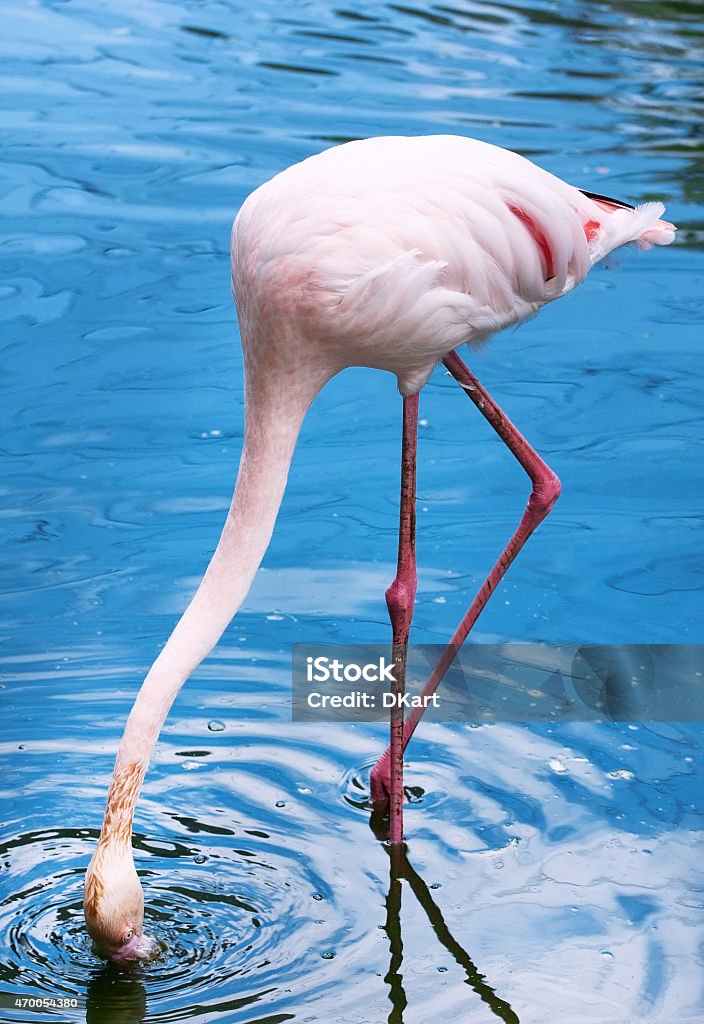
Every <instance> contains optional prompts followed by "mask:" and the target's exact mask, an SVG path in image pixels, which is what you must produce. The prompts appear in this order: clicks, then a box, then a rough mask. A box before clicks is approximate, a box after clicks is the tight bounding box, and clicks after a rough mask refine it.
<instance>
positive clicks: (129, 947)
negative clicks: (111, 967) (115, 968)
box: [110, 935, 159, 960]
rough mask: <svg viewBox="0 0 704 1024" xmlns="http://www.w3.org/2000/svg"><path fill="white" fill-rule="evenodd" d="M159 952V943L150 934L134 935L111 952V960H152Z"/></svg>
mask: <svg viewBox="0 0 704 1024" xmlns="http://www.w3.org/2000/svg"><path fill="white" fill-rule="evenodd" d="M158 952H159V943H158V942H157V941H156V939H153V938H152V937H151V936H150V935H133V936H132V938H131V939H130V940H129V941H128V942H126V943H125V944H124V946H120V948H119V949H116V950H115V951H114V952H113V953H111V954H110V959H111V960H151V959H153V957H155V956H156V955H157V953H158Z"/></svg>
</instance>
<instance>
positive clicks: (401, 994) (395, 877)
mask: <svg viewBox="0 0 704 1024" xmlns="http://www.w3.org/2000/svg"><path fill="white" fill-rule="evenodd" d="M370 825H371V828H372V830H373V831H374V832H375V834H376V835H377V838H382V837H383V831H384V822H383V821H381V820H380V819H379V817H377V816H376V815H372V821H371V822H370ZM386 851H387V853H388V854H389V892H388V895H387V897H386V923H385V924H384V930H385V931H386V934H387V935H388V937H389V950H390V953H391V957H390V962H389V970H388V973H387V974H386V977H385V978H384V981H385V982H386V983H387V985H388V986H389V1001H390V1003H391V1012H390V1013H389V1016H388V1018H387V1020H388V1024H403V1011H404V1009H405V1008H406V1005H407V1002H408V1000H407V998H406V993H405V990H404V987H403V974H402V973H401V966H402V963H403V939H402V935H401V892H402V884H401V883H402V880H403V879H405V880H406V882H407V883H408V887H409V888H410V890H411V892H412V893H413V895H414V896H415V898H416V900H417V901H418V903H419V904H420V906H421V907H422V909H423V910H424V911H425V915H426V917H427V918H428V922H429V923H430V926H431V928H432V929H433V931H434V932H435V937H436V938H437V940H438V942H439V943H440V945H441V946H443V947H444V948H445V949H446V950H447V952H448V953H449V954H450V955H451V956H452V958H453V959H454V960H455V961H456V963H457V964H458V965H459V966H460V967H461V968H462V970H463V971H464V974H465V979H464V980H465V984H467V985H469V987H470V988H471V989H472V990H473V991H474V992H476V994H477V995H478V996H479V998H480V999H481V1000H482V1001H483V1002H484V1003H485V1004H486V1005H487V1007H488V1008H489V1009H490V1010H491V1011H492V1013H493V1014H494V1015H495V1016H496V1017H497V1018H498V1019H499V1020H502V1021H504V1022H505V1024H520V1020H519V1018H518V1015H517V1014H516V1012H515V1010H513V1009H512V1008H511V1006H510V1005H509V1004H508V1003H507V1002H506V1000H505V999H502V998H501V996H498V995H497V994H496V992H495V991H494V989H493V988H492V987H491V985H489V983H488V982H487V980H486V978H485V977H484V975H483V974H482V973H481V972H480V971H479V969H478V968H477V966H476V964H475V963H474V961H473V960H472V958H471V956H470V955H469V953H467V951H466V950H465V949H463V948H462V946H461V945H460V944H459V942H458V941H457V939H456V938H455V937H454V936H453V935H452V933H451V932H450V929H449V928H448V927H447V924H446V922H445V919H444V917H443V916H442V911H441V910H440V907H439V906H438V905H437V903H436V902H435V900H434V899H433V897H432V894H431V892H430V889H429V888H428V886H427V885H426V884H425V882H424V881H423V879H422V878H421V877H420V875H419V874H418V872H417V871H416V870H415V868H414V867H413V866H412V864H411V862H410V861H409V859H408V850H407V848H406V846H405V844H399V845H395V846H387V847H386Z"/></svg>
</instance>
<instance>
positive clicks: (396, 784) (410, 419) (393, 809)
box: [384, 394, 418, 844]
mask: <svg viewBox="0 0 704 1024" xmlns="http://www.w3.org/2000/svg"><path fill="white" fill-rule="evenodd" d="M417 436H418V395H417V394H416V395H411V397H410V398H404V400H403V440H402V447H401V508H400V517H399V519H400V521H399V531H398V563H397V568H396V578H395V579H394V581H393V583H392V584H391V586H390V587H389V589H388V590H387V591H386V605H387V607H388V609H389V618H390V619H391V628H392V630H393V660H394V677H395V679H394V684H393V687H392V691H393V693H395V694H396V695H399V694H403V692H404V690H405V686H406V657H407V653H408V634H409V633H410V630H411V620H412V619H413V605H414V603H415V597H416V583H417V578H416V446H417ZM405 746H406V739H405V734H404V724H403V707H402V706H401V707H392V709H391V744H390V746H389V748H388V754H389V757H388V761H389V786H388V790H387V791H386V792H385V793H384V800H386V799H387V793H388V799H389V803H390V806H389V840H390V842H391V843H392V844H396V843H402V842H403V751H404V749H405Z"/></svg>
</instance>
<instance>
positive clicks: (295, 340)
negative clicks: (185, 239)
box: [232, 135, 674, 394]
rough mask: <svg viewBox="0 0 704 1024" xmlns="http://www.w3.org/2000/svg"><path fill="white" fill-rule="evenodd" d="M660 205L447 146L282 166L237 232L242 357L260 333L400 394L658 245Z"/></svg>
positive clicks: (364, 151)
mask: <svg viewBox="0 0 704 1024" xmlns="http://www.w3.org/2000/svg"><path fill="white" fill-rule="evenodd" d="M663 210H664V207H663V206H662V204H661V203H647V204H645V205H644V206H641V207H639V208H637V209H635V210H634V209H630V208H626V207H622V206H620V205H617V204H615V203H609V202H605V201H595V200H593V199H590V198H589V197H588V196H587V195H585V194H584V193H582V192H580V190H579V189H578V188H575V187H573V186H572V185H568V184H566V183H565V182H563V181H561V180H560V179H559V178H556V177H555V176H554V175H552V174H550V173H548V172H547V171H544V170H542V169H541V168H540V167H537V166H536V165H535V164H533V163H531V162H530V161H529V160H526V159H525V158H524V157H521V156H519V155H517V154H516V153H512V152H509V151H508V150H505V149H500V148H499V147H497V146H492V145H489V144H488V143H485V142H479V141H477V140H474V139H466V138H462V137H459V136H453V135H441V136H421V137H389V138H377V139H366V140H363V141H359V142H350V143H347V144H346V145H343V146H337V147H334V148H333V149H329V150H327V151H325V152H323V153H321V154H319V155H317V156H313V157H310V158H309V159H307V160H304V161H303V162H302V163H299V164H296V165H294V166H293V167H289V168H288V169H287V170H285V171H283V172H282V173H281V174H278V175H277V176H276V177H275V178H273V179H272V180H271V181H269V182H267V183H266V184H264V185H262V186H261V187H260V188H259V189H257V190H256V191H255V192H254V193H252V195H250V196H249V198H248V199H247V200H246V202H245V203H244V205H243V206H242V209H241V210H240V213H239V215H238V217H237V219H236V221H235V224H234V227H233V237H232V257H233V284H234V292H235V299H236V302H237V307H238V312H239V317H240V326H241V329H242V336H243V343H244V344H245V346H246V347H250V348H251V347H255V348H256V349H258V351H257V353H256V356H257V357H264V356H266V354H267V353H268V349H269V346H270V345H271V344H272V341H271V339H270V338H268V337H267V333H270V332H271V328H272V325H276V326H275V330H279V329H282V325H283V324H287V325H288V326H289V327H290V328H291V329H292V334H291V342H292V344H294V345H296V344H300V345H301V346H305V347H306V348H307V349H308V351H309V352H311V353H313V352H314V353H315V361H316V364H317V367H318V369H320V368H321V367H322V366H325V367H329V369H330V371H331V374H330V375H332V373H334V372H336V371H337V370H338V369H341V368H342V367H343V366H349V365H362V366H373V367H379V368H382V369H387V370H391V371H392V372H394V373H395V374H396V375H397V377H398V381H399V388H400V390H401V392H402V393H403V394H411V393H413V392H415V391H417V390H419V389H420V388H421V387H422V386H423V384H424V383H425V381H426V380H427V378H428V377H429V375H430V373H431V372H432V369H433V366H434V365H435V363H436V362H437V361H438V360H439V359H441V358H442V357H443V356H445V355H446V354H447V353H448V352H449V351H450V350H451V349H454V348H456V347H457V346H458V345H460V344H462V343H463V342H467V341H468V342H470V343H471V342H477V341H480V340H481V339H483V338H486V337H488V336H489V335H491V334H493V333H495V332H496V331H498V330H501V329H502V328H504V327H507V326H509V325H510V324H515V323H518V322H520V321H521V320H524V319H525V318H526V317H529V316H531V315H532V314H533V313H535V312H536V311H537V310H538V309H539V308H540V307H541V306H542V305H544V304H545V303H546V302H550V301H552V300H553V299H556V298H558V297H559V296H561V295H564V294H565V293H566V292H568V291H569V290H570V289H572V288H573V287H574V286H575V285H576V284H579V282H580V281H582V280H583V279H584V277H585V276H586V274H587V272H588V271H589V269H590V267H591V266H592V265H593V264H594V263H595V262H597V261H598V260H599V259H601V258H602V257H603V256H604V255H606V254H607V253H609V252H611V251H612V250H613V249H615V248H617V247H618V246H620V245H623V244H624V243H626V242H632V241H637V242H639V243H640V244H641V245H644V246H647V245H649V244H650V243H653V242H654V243H657V244H667V243H668V242H670V241H672V238H673V237H674V229H673V227H672V225H670V224H667V223H665V222H663V221H661V220H660V219H659V218H660V216H661V214H662V212H663ZM274 344H275V345H276V342H274Z"/></svg>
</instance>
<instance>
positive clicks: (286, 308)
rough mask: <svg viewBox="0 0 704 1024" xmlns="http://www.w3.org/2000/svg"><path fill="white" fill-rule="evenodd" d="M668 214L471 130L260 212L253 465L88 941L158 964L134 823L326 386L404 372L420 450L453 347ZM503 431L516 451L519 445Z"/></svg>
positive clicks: (333, 163)
mask: <svg viewBox="0 0 704 1024" xmlns="http://www.w3.org/2000/svg"><path fill="white" fill-rule="evenodd" d="M662 212H663V206H662V204H660V203H647V204H645V205H644V206H641V207H639V208H637V209H633V208H631V207H627V206H626V205H625V204H620V203H618V202H616V201H613V200H609V199H604V198H601V197H593V196H591V197H590V195H589V194H585V193H583V192H581V191H580V190H579V189H577V188H574V187H573V186H571V185H568V184H566V183H565V182H563V181H561V180H560V179H558V178H556V177H554V176H553V175H551V174H549V173H548V172H546V171H544V170H542V169H540V168H539V167H536V166H535V165H534V164H532V163H530V162H529V161H528V160H525V159H524V158H522V157H520V156H518V155H516V154H514V153H511V152H508V151H506V150H503V149H499V148H497V147H495V146H491V145H488V144H486V143H482V142H477V141H474V140H471V139H464V138H460V137H456V136H435V137H433V136H430V137H420V138H381V139H369V140H366V141H361V142H353V143H348V144H347V145H344V146H339V147H335V148H333V149H330V150H327V151H326V152H324V153H322V154H320V155H318V156H314V157H311V158H310V159H308V160H305V161H303V162H302V163H300V164H297V165H295V166H293V167H290V168H288V169H287V170H285V171H283V172H282V173H281V174H279V175H277V176H276V177H275V178H273V179H272V180H271V181H269V182H267V183H266V184H264V185H262V186H261V188H259V189H257V190H256V192H254V193H253V194H252V195H250V196H249V198H248V199H247V200H246V201H245V203H244V205H243V206H242V209H241V210H240V212H239V215H238V217H237V219H236V221H235V224H234V227H233V234H232V257H233V286H234V293H235V300H236V304H237V311H238V317H239V322H240V332H241V337H242V346H243V351H244V362H245V397H246V425H245V438H244V448H243V453H242V459H241V463H240V471H239V475H238V480H237V486H236V488H235V494H234V496H233V500H232V505H231V508H230V513H229V515H228V518H227V522H226V524H225V527H224V529H223V533H222V536H221V538H220V542H219V544H218V547H217V550H216V552H215V554H214V555H213V558H212V560H211V563H210V565H209V567H208V569H207V571H206V573H205V576H204V578H203V580H202V582H201V584H200V586H199V588H198V591H197V592H196V594H195V596H194V598H193V600H192V602H191V604H190V605H189V606H188V608H187V609H186V611H185V612H184V614H183V616H182V618H181V620H180V621H179V623H178V624H177V626H176V628H175V630H174V632H173V634H172V635H171V637H170V639H169V641H168V643H167V644H166V646H165V648H164V649H163V651H162V652H161V654H160V655H159V657H158V658H157V660H156V661H155V663H154V665H153V666H152V668H151V670H150V672H149V674H148V676H147V678H146V680H145V682H144V684H143V686H142V689H141V690H140V693H139V695H138V697H137V700H136V702H135V706H134V708H133V710H132V712H131V714H130V717H129V720H128V724H127V727H126V730H125V735H124V737H123V740H122V742H121V744H120V749H119V752H118V757H117V762H116V765H115V772H114V776H113V781H112V785H111V788H110V793H109V795H108V806H107V809H106V814H105V820H104V822H103V828H102V831H101V837H100V841H99V844H98V848H97V850H96V853H95V855H94V857H93V860H92V861H91V865H90V867H89V870H88V875H87V880H86V896H85V910H86V921H87V924H88V928H89V930H90V932H91V934H92V935H93V937H94V938H95V939H96V941H97V942H98V943H99V944H100V945H102V946H103V947H104V948H106V949H107V950H108V952H109V953H111V954H112V955H113V956H116V957H117V956H139V955H144V953H145V951H146V947H145V943H144V940H143V938H142V906H143V904H142V895H141V888H140V885H139V882H138V880H137V877H136V873H135V871H134V866H133V862H132V854H131V827H132V818H133V813H134V807H135V803H136V800H137V797H138V794H139V790H140V787H141V783H142V779H143V777H144V773H145V771H146V768H147V765H148V763H149V759H150V756H151V753H152V750H153V747H154V744H155V743H156V740H157V737H158V734H159V730H160V728H161V725H162V723H163V721H164V718H165V717H166V714H167V713H168V710H169V707H170V706H171V703H172V701H173V699H174V697H175V696H176V694H177V692H178V690H179V689H180V687H181V685H182V684H183V682H184V681H185V679H186V678H187V677H188V675H190V673H191V672H192V671H193V669H194V668H195V667H196V665H198V664H199V662H200V661H201V660H202V659H203V658H204V657H205V656H206V655H207V654H208V652H209V651H210V650H211V649H212V647H213V646H214V645H215V643H217V641H218V639H219V637H220V635H221V634H222V632H223V630H224V629H225V627H226V626H227V624H228V623H229V621H230V619H231V618H232V616H233V615H234V614H235V612H236V611H237V608H238V607H239V606H240V604H241V602H242V600H243V599H244V597H245V596H246V593H247V591H248V589H249V586H250V584H251V581H252V579H253V577H254V574H255V573H256V571H257V568H258V566H259V564H260V562H261V559H262V557H263V555H264V552H265V550H266V547H267V544H268V542H269V539H270V537H271V533H272V530H273V527H274V521H275V518H276V514H277V511H278V508H279V504H280V502H281V498H282V495H283V491H284V487H285V483H286V477H287V473H288V467H289V464H290V460H291V456H292V453H293V449H294V446H295V443H296V438H297V435H298V430H299V427H300V424H301V421H302V419H303V416H304V415H305V412H306V410H307V408H308V405H309V404H310V402H311V401H312V400H313V398H314V397H315V395H316V394H317V393H318V391H319V390H320V388H321V387H322V386H323V385H324V384H325V382H326V381H327V380H329V379H330V378H331V377H332V376H333V375H334V374H335V373H337V372H338V371H339V370H341V369H343V368H345V367H347V366H353V365H355V366H369V367H376V368H379V369H385V370H389V371H391V372H392V373H394V374H395V375H396V376H397V378H398V384H399V389H400V391H401V394H402V395H403V396H404V409H405V410H406V405H405V403H406V402H411V403H412V402H414V401H415V402H416V405H415V407H412V406H411V405H409V406H408V411H409V415H408V417H406V416H405V418H404V438H405V439H406V428H408V431H409V433H408V437H409V438H410V437H411V432H412V436H413V438H414V436H415V434H414V431H415V422H414V419H413V409H414V408H415V409H416V410H417V398H414V397H413V396H417V393H418V391H419V390H420V389H421V388H422V386H423V384H424V383H425V382H426V380H427V379H428V377H429V376H430V374H431V372H432V370H433V367H434V366H435V365H436V363H437V362H438V361H440V360H441V359H446V361H447V365H448V366H449V367H450V368H451V371H452V372H453V373H454V374H455V376H457V377H458V379H460V377H461V371H460V370H458V367H457V364H459V365H460V366H461V362H460V361H459V359H458V357H456V356H454V357H450V355H449V354H450V353H452V351H453V350H454V349H455V348H457V346H459V345H460V344H462V343H463V342H467V341H469V342H471V343H476V342H479V341H481V340H482V339H485V338H487V337H489V336H490V335H491V334H493V333H495V332H496V331H498V330H501V329H502V328H504V327H507V326H508V325H510V324H515V323H518V322H520V321H522V320H524V319H526V318H527V317H529V316H531V315H532V314H533V313H535V312H536V311H537V310H538V309H539V308H540V307H541V306H542V305H544V304H545V303H547V302H550V301H552V300H553V299H555V298H558V297H559V296H561V295H564V294H565V293H566V292H568V291H569V290H570V289H571V288H573V287H574V286H575V285H576V284H579V282H580V281H582V280H583V279H584V277H585V276H586V274H587V273H588V271H589V269H590V267H591V266H592V265H593V264H594V263H595V262H597V261H598V260H599V259H601V258H602V257H603V256H604V255H605V254H606V253H608V252H611V251H612V250H613V249H615V248H617V247H618V246H620V245H623V244H624V243H626V242H631V241H633V242H636V243H638V244H639V245H641V246H642V247H648V246H649V245H650V244H653V243H655V244H663V245H664V244H667V243H669V242H671V241H672V239H673V237H674V228H673V227H672V225H670V224H668V223H666V222H665V221H662V220H660V216H661V214H662ZM451 358H454V359H455V361H456V362H455V363H451V362H450V361H449V360H450V359H451ZM464 386H465V387H467V388H468V389H469V391H472V390H473V387H472V386H469V385H468V384H467V383H466V381H465V382H464ZM481 407H482V408H484V402H482V403H481ZM485 415H486V413H485ZM487 418H489V417H487ZM494 425H495V426H496V428H497V429H498V430H499V432H500V433H501V434H502V436H505V439H506V440H507V443H508V444H509V446H510V447H511V448H512V450H515V449H514V445H515V444H516V442H515V440H512V439H511V438H510V437H509V436H508V434H507V432H506V431H504V432H503V433H502V429H503V428H502V426H501V425H499V424H497V423H496V422H495V423H494ZM512 429H514V428H512ZM514 433H515V429H514ZM511 437H513V435H511ZM519 437H520V436H519ZM520 441H521V442H522V444H523V445H526V443H525V442H523V440H522V439H520ZM526 447H527V445H526ZM530 451H532V450H530ZM533 455H535V453H533ZM519 458H520V455H519ZM535 458H536V459H537V456H535ZM538 461H539V460H538ZM541 465H543V464H542V463H541ZM526 468H528V467H526ZM529 471H530V470H529ZM404 479H406V478H404ZM408 480H410V478H408ZM411 482H412V481H411ZM404 494H405V497H404ZM411 500H412V489H411V488H410V484H409V488H407V490H406V491H405V492H403V493H402V508H403V507H404V502H405V505H406V511H407V512H408V503H409V501H411ZM551 500H554V496H553V498H552V499H551ZM550 503H551V502H550ZM409 515H410V513H409ZM407 518H408V517H407ZM410 518H412V516H411V517H410ZM409 522H410V519H409ZM406 525H408V523H407V524H406ZM531 528H533V527H531ZM528 532H530V531H528ZM401 537H402V542H401V550H400V553H399V576H398V577H397V580H396V581H395V583H394V585H393V587H392V588H391V590H390V592H389V593H390V595H391V596H390V597H389V598H388V600H389V607H390V610H391V612H392V621H393V622H394V638H395V640H398V642H399V643H401V644H402V643H403V634H404V630H405V637H406V639H407V633H408V626H409V625H410V615H409V608H410V610H411V611H412V597H413V594H412V593H411V591H413V592H414V590H415V570H414V564H413V566H411V561H412V558H410V556H412V536H411V535H410V534H409V532H408V530H405V531H404V529H403V523H402V531H401ZM521 543H522V541H521ZM409 544H410V545H411V547H409ZM519 546H520V545H519ZM409 559H410V560H409ZM409 573H410V575H409ZM409 581H410V582H409ZM481 607H483V604H482V605H481ZM480 610H481V609H480ZM477 614H478V612H477ZM395 615H396V616H397V617H398V615H400V616H401V619H403V620H404V621H403V623H402V624H401V625H399V623H400V622H401V619H398V621H397V618H395V617H394V616H395ZM406 620H407V621H406ZM399 638H400V639H399ZM397 724H398V723H397ZM402 725H403V723H402V722H401V728H402Z"/></svg>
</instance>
